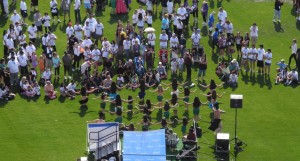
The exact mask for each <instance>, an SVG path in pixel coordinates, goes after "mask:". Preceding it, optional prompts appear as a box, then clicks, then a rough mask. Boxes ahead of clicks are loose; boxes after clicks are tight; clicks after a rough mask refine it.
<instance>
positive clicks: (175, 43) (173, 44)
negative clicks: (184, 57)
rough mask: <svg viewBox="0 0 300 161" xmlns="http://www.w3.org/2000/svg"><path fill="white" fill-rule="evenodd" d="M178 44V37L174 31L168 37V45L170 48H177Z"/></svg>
mask: <svg viewBox="0 0 300 161" xmlns="http://www.w3.org/2000/svg"><path fill="white" fill-rule="evenodd" d="M178 44H179V41H178V38H177V36H176V34H175V33H173V34H172V37H171V38H170V47H171V48H177V47H178Z"/></svg>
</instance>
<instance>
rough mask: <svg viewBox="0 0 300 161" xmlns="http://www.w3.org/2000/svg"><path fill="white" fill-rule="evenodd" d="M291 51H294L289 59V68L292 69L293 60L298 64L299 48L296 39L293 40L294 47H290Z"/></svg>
mask: <svg viewBox="0 0 300 161" xmlns="http://www.w3.org/2000/svg"><path fill="white" fill-rule="evenodd" d="M290 49H292V54H291V55H290V58H289V64H288V67H290V65H291V61H292V58H294V59H295V62H296V64H297V59H296V53H297V49H298V48H297V41H296V39H293V40H292V45H291V46H290Z"/></svg>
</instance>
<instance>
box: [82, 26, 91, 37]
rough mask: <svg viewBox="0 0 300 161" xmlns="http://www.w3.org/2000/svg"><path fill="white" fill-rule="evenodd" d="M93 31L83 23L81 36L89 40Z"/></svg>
mask: <svg viewBox="0 0 300 161" xmlns="http://www.w3.org/2000/svg"><path fill="white" fill-rule="evenodd" d="M92 32H93V29H92V27H91V26H90V25H89V22H86V23H85V26H83V34H84V36H85V37H87V38H90V37H91V36H92Z"/></svg>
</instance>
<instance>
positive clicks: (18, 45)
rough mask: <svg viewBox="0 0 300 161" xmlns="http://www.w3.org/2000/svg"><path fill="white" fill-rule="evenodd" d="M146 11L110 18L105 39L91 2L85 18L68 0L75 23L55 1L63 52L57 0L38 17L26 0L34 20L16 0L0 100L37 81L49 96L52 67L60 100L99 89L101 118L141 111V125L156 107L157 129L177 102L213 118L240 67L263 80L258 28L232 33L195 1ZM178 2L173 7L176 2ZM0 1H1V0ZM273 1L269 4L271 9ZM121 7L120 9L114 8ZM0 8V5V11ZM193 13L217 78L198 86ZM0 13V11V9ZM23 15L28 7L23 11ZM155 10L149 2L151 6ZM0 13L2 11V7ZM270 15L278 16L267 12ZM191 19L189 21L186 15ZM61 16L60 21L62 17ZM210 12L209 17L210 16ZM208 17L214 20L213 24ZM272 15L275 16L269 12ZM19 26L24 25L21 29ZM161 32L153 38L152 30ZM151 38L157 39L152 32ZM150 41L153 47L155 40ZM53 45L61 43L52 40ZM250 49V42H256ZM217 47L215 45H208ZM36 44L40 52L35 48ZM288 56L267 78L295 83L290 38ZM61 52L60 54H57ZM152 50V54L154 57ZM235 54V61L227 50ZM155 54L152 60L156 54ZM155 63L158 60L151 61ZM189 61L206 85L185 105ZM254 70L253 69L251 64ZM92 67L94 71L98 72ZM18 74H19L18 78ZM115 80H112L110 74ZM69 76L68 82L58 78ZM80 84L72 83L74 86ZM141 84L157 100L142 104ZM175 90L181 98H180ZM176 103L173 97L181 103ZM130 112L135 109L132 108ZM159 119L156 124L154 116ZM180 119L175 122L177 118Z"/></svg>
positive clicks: (224, 17)
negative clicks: (205, 34) (157, 17)
mask: <svg viewBox="0 0 300 161" xmlns="http://www.w3.org/2000/svg"><path fill="white" fill-rule="evenodd" d="M110 3H111V4H110V5H111V7H112V13H113V14H114V13H125V12H128V10H129V5H130V1H123V0H122V1H120V0H116V1H114V0H112V1H111V2H110ZM145 3H146V10H145V9H144V8H143V6H139V8H138V9H135V10H134V13H133V15H132V17H131V20H128V21H127V22H126V24H123V23H122V21H120V20H119V21H118V22H117V26H116V30H115V31H116V32H115V38H114V39H113V40H108V38H107V37H106V36H108V35H105V34H104V29H105V27H104V25H103V23H101V20H100V18H96V17H95V16H94V15H93V14H92V12H93V10H92V5H91V2H90V1H89V0H84V3H83V4H84V8H85V9H86V12H87V14H88V18H86V19H85V20H84V21H83V20H82V19H81V15H80V8H81V3H80V0H75V1H74V10H75V22H76V23H75V24H74V25H73V24H72V21H71V19H70V5H71V3H70V1H69V0H63V1H62V2H61V4H60V5H61V6H60V7H61V8H62V9H63V11H64V22H65V21H66V20H67V21H68V22H67V27H66V29H64V30H65V33H66V37H67V46H66V48H67V50H66V51H57V47H56V40H57V39H58V37H57V36H56V34H55V31H53V32H52V25H53V23H55V19H56V20H57V21H58V23H59V22H60V19H59V16H58V15H59V14H58V11H59V9H58V5H59V4H58V3H57V1H56V0H51V1H50V4H49V8H50V11H51V15H50V14H49V13H48V12H45V13H44V14H43V15H42V14H41V13H40V11H39V10H38V0H32V3H31V9H32V8H33V9H34V10H32V11H30V12H34V16H33V17H34V22H33V23H32V24H27V23H29V21H28V20H27V17H28V14H27V4H26V2H25V1H24V0H21V2H20V11H21V15H19V13H18V12H17V10H16V9H15V10H14V11H13V13H12V15H11V17H10V22H11V24H10V26H9V29H7V30H4V32H3V46H4V51H3V52H4V58H3V59H1V60H0V61H1V62H0V67H1V75H0V78H1V81H2V83H1V85H0V87H1V88H0V97H1V98H3V99H4V100H9V99H12V98H13V97H14V94H13V93H11V91H12V90H11V89H13V88H14V87H19V89H20V93H21V95H23V96H26V97H35V96H40V95H41V91H40V90H41V87H40V86H41V85H42V86H44V88H43V90H44V93H45V97H47V98H48V99H56V98H57V96H58V92H56V90H55V88H54V86H53V80H59V79H60V76H61V74H60V71H61V70H62V69H61V67H62V68H63V81H62V83H61V84H60V87H59V93H60V96H62V97H68V98H70V99H74V98H75V96H76V95H81V99H80V101H79V102H80V104H81V105H83V106H85V105H87V103H88V101H89V97H88V95H89V94H92V93H96V92H97V93H102V95H101V97H100V100H101V103H100V105H101V112H100V113H101V118H103V116H104V113H105V112H110V113H111V114H115V115H116V120H115V121H117V122H120V123H122V114H123V113H124V112H127V113H128V114H133V113H135V112H137V113H139V112H142V113H143V115H144V117H143V120H142V122H141V123H140V124H141V125H142V127H143V128H142V129H143V130H147V129H148V127H149V126H150V125H151V124H152V123H151V116H150V115H151V113H152V111H153V110H155V109H157V110H162V111H163V117H164V119H163V120H165V121H164V123H162V126H163V127H165V126H166V123H167V122H168V121H174V119H173V120H169V119H170V110H171V109H172V110H173V117H175V118H176V119H175V121H176V120H177V121H178V119H177V118H178V115H177V114H178V110H181V109H179V108H178V107H179V104H180V103H182V104H183V105H184V107H185V111H186V112H188V109H189V105H192V106H193V114H194V120H195V121H196V122H198V120H199V119H200V106H201V105H203V104H208V105H209V107H210V109H211V110H212V112H213V113H215V119H220V115H219V113H220V112H225V111H223V110H220V109H219V104H218V101H217V98H220V97H222V95H223V94H224V93H222V94H217V90H216V88H217V87H221V86H223V84H224V83H226V84H228V85H229V86H232V87H233V88H236V87H238V77H239V75H240V73H242V72H250V73H256V72H258V74H262V75H265V76H266V77H269V75H270V66H271V64H272V50H271V48H268V49H267V50H265V49H264V45H263V44H260V45H257V41H258V33H259V30H258V25H257V24H256V23H253V24H252V25H251V26H250V28H249V32H246V33H245V36H242V35H241V33H240V32H238V31H237V32H236V34H234V33H235V32H234V28H233V24H232V22H231V21H230V18H229V16H228V14H227V12H226V11H225V10H224V9H223V8H222V7H220V8H219V11H218V13H217V15H216V12H215V11H211V12H210V15H208V13H209V11H208V4H207V1H206V0H204V1H203V2H202V3H201V4H199V1H197V0H193V1H192V2H191V4H189V2H188V1H187V0H185V1H184V3H182V4H181V3H180V1H179V3H178V1H174V2H173V1H172V0H161V3H160V2H156V1H151V0H147V1H145ZM177 3H178V8H176V4H177ZM3 4H5V3H4V2H3ZM160 4H161V6H162V17H161V28H160V29H154V28H152V23H153V22H154V19H153V17H152V15H153V14H155V10H154V6H153V5H160ZM276 5H278V4H277V2H275V10H276ZM120 8H121V9H120ZM4 11H5V10H4ZM199 11H200V12H201V15H202V19H203V23H202V25H203V26H208V29H209V38H210V40H211V46H212V54H216V55H217V56H218V57H219V59H218V60H219V63H218V66H217V68H216V74H217V75H218V76H219V77H220V79H221V80H222V82H223V83H221V84H219V85H218V84H216V83H215V81H214V80H211V82H210V84H208V85H205V84H203V83H204V80H205V75H206V69H207V67H208V61H207V53H205V52H204V47H203V46H201V32H200V29H198V28H195V27H193V31H192V32H193V33H192V34H191V37H186V36H185V35H186V33H187V32H189V25H192V26H197V25H198V14H199ZM5 12H6V11H5ZM28 12H29V11H28ZM156 12H157V7H156ZM5 14H8V12H6V13H5ZM275 14H276V16H277V18H278V19H280V14H278V13H277V12H276V11H275ZM191 15H192V16H193V23H189V22H190V20H189V19H190V17H191ZM66 16H68V19H66ZM215 16H217V17H215ZM215 19H217V21H216V22H215ZM274 19H275V17H274ZM22 27H26V30H23V28H22ZM160 30H161V33H160V34H159V36H157V35H156V32H159V31H160ZM156 36H157V37H156ZM156 40H158V41H159V44H158V45H157V44H156V42H157V41H156ZM188 40H190V41H191V44H192V45H191V46H190V47H189V46H187V41H188ZM37 41H41V42H42V43H41V46H36V45H37V43H36V42H37ZM60 45H61V44H60ZM257 46H258V47H257ZM216 48H217V50H215V49H216ZM38 49H41V54H38V53H37V50H38ZM291 49H292V55H291V57H290V58H289V63H288V65H286V64H285V63H284V60H281V61H280V62H278V63H277V65H278V66H279V69H278V74H277V75H276V78H275V80H276V81H275V83H276V84H277V83H280V82H283V83H285V84H286V85H291V84H293V83H294V84H298V72H297V70H295V69H293V70H291V71H288V67H289V66H291V60H292V58H294V59H295V60H296V64H297V65H298V66H299V64H300V63H299V53H300V52H299V50H298V48H297V44H296V40H293V42H292V45H291ZM62 52H63V53H64V54H63V56H62V58H60V56H59V55H60V54H59V53H62ZM156 53H158V54H156ZM235 53H237V58H233V55H234V54H235ZM156 57H158V58H156ZM156 60H158V63H157V65H156ZM193 63H194V64H197V67H198V68H199V72H198V79H197V81H198V83H199V84H200V86H201V88H209V89H210V91H209V92H208V93H207V94H203V96H206V97H207V100H208V102H206V103H205V102H204V101H203V100H202V99H201V100H202V101H200V97H199V96H196V97H195V98H194V99H193V102H190V99H189V95H190V93H192V92H195V90H194V91H190V89H189V88H191V87H193V86H194V85H195V84H194V83H192V80H191V78H192V66H193ZM256 67H257V68H256ZM99 69H102V70H101V71H100V70H99ZM168 70H170V71H171V75H172V76H175V77H173V80H172V83H171V84H166V83H164V82H162V80H164V79H167V78H170V77H171V76H170V72H168ZM74 72H78V73H80V78H75V77H73V74H72V73H74ZM183 73H186V79H187V81H186V82H185V83H183V84H180V83H178V82H177V79H176V76H182V75H183ZM19 78H21V79H19ZM114 78H115V79H114ZM67 80H68V81H70V83H68V84H67V83H66V82H67ZM76 82H78V83H77V84H80V86H77V84H76ZM169 86H171V87H172V91H171V96H170V99H166V98H164V97H165V95H164V93H165V91H166V90H167V89H168V87H169ZM178 86H183V87H184V91H179V88H178ZM124 88H126V89H127V90H139V93H138V97H139V99H140V100H139V104H138V105H136V104H134V103H133V101H134V100H135V99H133V97H132V96H129V97H128V99H127V100H124V99H122V98H121V96H120V95H119V94H118V92H117V91H119V90H123V89H124ZM147 88H156V89H155V90H153V91H151V90H148V91H149V92H155V93H157V102H156V103H153V102H152V103H151V101H150V100H149V99H146V101H144V98H145V96H146V89H147ZM181 93H183V94H184V95H183V96H180V95H181ZM181 99H182V101H179V100H181ZM107 102H110V103H111V104H113V106H114V107H115V111H109V110H106V103H107ZM122 102H126V103H127V104H128V105H127V110H125V108H123V106H122ZM133 111H135V112H133ZM183 119H184V120H183V121H182V122H184V125H183V126H186V124H187V123H186V122H187V121H186V118H183ZM162 122H163V121H162ZM179 122H180V121H179ZM182 129H183V130H182V133H183V134H186V130H184V129H186V128H184V127H183V128H182ZM221 129H222V125H221V124H219V128H218V130H217V131H221Z"/></svg>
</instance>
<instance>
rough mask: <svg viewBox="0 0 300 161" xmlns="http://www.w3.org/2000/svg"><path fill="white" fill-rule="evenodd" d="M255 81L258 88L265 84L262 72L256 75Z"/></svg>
mask: <svg viewBox="0 0 300 161" xmlns="http://www.w3.org/2000/svg"><path fill="white" fill-rule="evenodd" d="M257 82H258V84H259V87H260V88H263V87H264V86H265V80H264V75H263V74H258V75H257Z"/></svg>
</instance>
